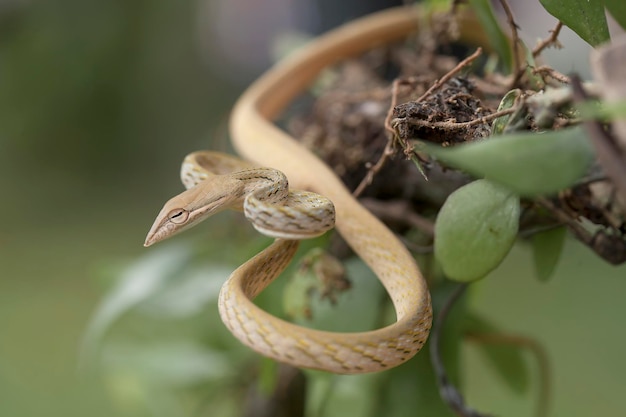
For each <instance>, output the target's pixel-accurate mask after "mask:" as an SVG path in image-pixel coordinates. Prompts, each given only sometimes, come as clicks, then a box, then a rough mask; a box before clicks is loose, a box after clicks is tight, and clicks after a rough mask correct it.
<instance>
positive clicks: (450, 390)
mask: <svg viewBox="0 0 626 417" xmlns="http://www.w3.org/2000/svg"><path fill="white" fill-rule="evenodd" d="M466 289H467V284H460V285H459V286H458V287H457V288H456V289H455V290H454V291H453V292H452V294H451V295H450V298H448V300H447V301H446V303H445V304H444V306H443V307H442V308H441V311H439V315H438V316H437V320H436V321H435V323H434V326H433V329H432V332H431V334H430V361H431V363H432V365H433V369H434V371H435V376H436V377H437V384H438V385H439V394H440V395H441V398H442V399H443V401H444V402H445V403H446V404H448V406H449V407H450V408H451V409H452V411H454V412H455V413H456V415H458V416H460V417H486V416H487V415H486V414H482V413H479V412H478V411H476V410H473V409H472V408H470V407H468V406H467V405H465V399H464V398H463V396H462V395H461V393H460V392H459V390H457V389H456V387H455V386H454V385H452V383H451V382H450V380H449V378H448V373H447V372H446V368H445V365H444V364H443V361H442V360H441V355H440V349H441V346H440V342H439V341H440V339H441V333H442V331H443V326H444V324H445V321H446V318H447V317H448V313H449V312H450V310H451V309H452V307H453V306H454V304H455V303H456V301H457V300H458V299H459V298H460V297H461V296H462V295H463V293H464V292H465V290H466Z"/></svg>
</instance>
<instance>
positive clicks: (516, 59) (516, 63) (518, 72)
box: [500, 0, 526, 88]
mask: <svg viewBox="0 0 626 417" xmlns="http://www.w3.org/2000/svg"><path fill="white" fill-rule="evenodd" d="M500 4H501V5H502V8H503V9H504V13H505V14H506V18H507V22H508V23H509V27H510V28H511V38H512V39H511V41H512V43H513V68H514V69H515V77H513V82H512V83H511V88H514V87H515V86H516V85H517V83H518V82H519V80H520V79H521V78H522V75H524V70H525V69H526V68H525V67H524V68H522V66H521V65H520V55H521V54H520V51H519V47H520V40H519V34H518V33H517V29H518V26H517V23H515V19H514V18H513V12H511V8H510V7H509V3H507V1H506V0H500Z"/></svg>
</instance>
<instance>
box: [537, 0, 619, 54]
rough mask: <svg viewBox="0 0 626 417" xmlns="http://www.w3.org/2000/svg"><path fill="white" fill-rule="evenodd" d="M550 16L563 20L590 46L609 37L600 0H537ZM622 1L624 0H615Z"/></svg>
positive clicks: (602, 3)
mask: <svg viewBox="0 0 626 417" xmlns="http://www.w3.org/2000/svg"><path fill="white" fill-rule="evenodd" d="M539 1H540V2H541V4H542V5H543V7H544V8H545V9H546V10H547V12H548V13H550V14H551V15H552V16H554V17H556V18H557V19H559V20H560V21H561V22H563V24H564V25H566V26H567V27H569V28H570V29H572V30H573V31H574V32H576V34H578V36H580V37H581V38H583V40H585V42H587V43H588V44H590V45H591V46H598V45H600V44H601V43H604V42H607V41H608V40H609V39H610V36H609V28H608V25H607V23H606V17H605V15H604V2H603V1H600V0H539ZM616 1H620V2H622V3H623V1H624V0H616Z"/></svg>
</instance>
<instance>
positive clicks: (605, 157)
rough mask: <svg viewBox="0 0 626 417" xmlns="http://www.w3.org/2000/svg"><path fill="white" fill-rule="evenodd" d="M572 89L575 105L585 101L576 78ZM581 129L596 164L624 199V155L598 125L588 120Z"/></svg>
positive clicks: (625, 174) (625, 167)
mask: <svg viewBox="0 0 626 417" xmlns="http://www.w3.org/2000/svg"><path fill="white" fill-rule="evenodd" d="M572 88H573V92H574V102H575V103H576V104H580V103H582V102H583V101H585V100H586V99H587V94H586V93H585V90H584V88H583V85H582V82H581V81H580V79H579V78H578V77H577V76H572ZM583 127H584V128H585V130H586V131H587V135H588V136H589V140H590V141H591V143H592V144H593V147H594V149H595V151H596V157H597V158H598V162H600V165H602V168H603V169H604V172H606V175H607V177H609V178H610V179H611V181H612V182H613V184H614V185H615V188H616V189H617V191H618V193H619V194H620V195H621V196H622V198H624V199H626V155H624V154H622V151H621V149H620V148H619V146H618V145H617V142H616V140H615V139H614V138H613V137H612V136H611V135H610V133H609V132H607V131H606V130H604V129H603V128H602V126H601V125H600V123H598V122H596V121H593V120H588V121H585V122H584V123H583Z"/></svg>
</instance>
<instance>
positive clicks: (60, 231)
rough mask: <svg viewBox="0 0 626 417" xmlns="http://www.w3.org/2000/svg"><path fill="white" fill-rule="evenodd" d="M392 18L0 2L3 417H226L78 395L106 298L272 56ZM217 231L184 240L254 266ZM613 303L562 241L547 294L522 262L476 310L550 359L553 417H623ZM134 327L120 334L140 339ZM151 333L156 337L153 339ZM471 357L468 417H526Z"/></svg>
mask: <svg viewBox="0 0 626 417" xmlns="http://www.w3.org/2000/svg"><path fill="white" fill-rule="evenodd" d="M391 3H392V2H383V1H380V2H369V3H368V2H361V1H343V2H335V1H321V0H320V1H318V2H313V1H304V0H299V1H298V0H262V1H253V0H235V1H227V0H221V1H220V0H193V1H185V2H172V1H163V0H151V1H141V0H137V1H119V0H118V1H102V0H81V1H78V0H51V1H40V2H37V1H26V0H1V1H0V219H1V221H0V415H1V416H7V417H13V416H29V417H30V416H57V415H58V416H87V415H88V416H99V415H102V416H144V415H145V416H149V415H170V416H174V415H231V414H229V413H230V412H232V410H230V409H227V408H226V409H225V411H223V414H219V413H217V412H216V413H211V412H210V405H209V406H208V407H209V408H208V409H207V408H204V409H203V411H202V412H197V413H195V414H194V413H193V412H190V413H187V414H185V413H182V412H180V410H179V409H178V410H176V406H175V405H174V406H173V408H174V411H171V412H168V411H164V409H163V408H162V407H161V406H157V405H155V404H158V401H157V402H153V400H155V401H156V399H152V400H151V399H150V398H149V396H147V394H146V393H150V392H154V391H150V390H148V389H146V387H145V386H144V385H142V384H145V380H141V379H133V378H130V377H129V378H126V377H125V375H124V374H123V373H121V374H120V373H117V374H115V377H114V378H111V377H110V375H109V376H108V377H105V376H102V375H99V374H98V373H92V374H89V376H82V377H81V376H79V372H78V368H79V356H80V350H81V343H82V341H83V340H84V338H85V335H86V332H87V329H88V327H89V326H90V324H89V323H90V321H91V318H92V317H93V314H94V313H95V312H96V311H97V310H98V309H99V308H101V306H102V302H103V301H102V300H103V299H104V297H105V295H106V294H108V293H109V291H110V290H111V288H112V287H114V285H115V282H116V281H117V280H118V279H119V277H120V276H122V275H123V274H124V271H126V270H127V268H128V267H129V266H130V265H134V264H136V263H137V262H139V261H141V259H144V257H146V256H148V255H147V253H149V251H151V250H153V249H152V248H151V249H144V248H143V247H142V242H143V239H144V237H145V234H146V232H147V230H148V228H149V227H150V225H151V223H152V221H153V218H154V216H155V215H156V213H157V212H158V210H159V209H160V207H161V205H162V203H163V202H164V201H165V200H166V199H167V198H169V197H171V196H172V195H174V194H176V193H177V192H179V191H180V189H181V185H180V184H179V180H178V174H177V173H178V167H179V164H180V161H181V160H182V158H183V157H184V155H185V154H187V153H188V152H190V151H193V150H196V149H204V148H213V149H220V150H228V149H229V147H228V140H227V139H228V135H227V130H226V122H227V117H228V112H229V109H230V107H231V106H232V104H233V102H234V100H235V99H236V97H237V96H238V94H240V93H241V91H242V90H243V89H244V88H245V86H246V85H247V84H248V83H249V82H250V81H251V80H253V79H254V77H255V76H257V75H258V74H259V73H260V72H261V71H262V70H263V69H264V68H266V67H267V66H268V65H270V64H271V62H272V61H273V50H274V49H275V48H274V47H275V44H276V42H275V41H276V39H277V38H280V37H281V36H284V34H285V33H291V32H293V31H297V32H300V33H308V34H315V33H318V32H320V31H323V30H326V29H328V28H330V27H333V26H336V25H337V24H339V23H341V22H343V21H346V20H348V19H350V18H353V17H356V16H358V15H361V14H364V13H365V12H367V11H371V10H374V9H376V8H382V7H385V6H386V5H389V4H391ZM513 3H514V4H522V6H521V7H518V8H517V14H516V17H518V23H519V24H520V26H521V27H522V29H523V30H524V34H525V36H526V37H527V41H528V42H529V43H530V44H532V43H533V42H534V39H536V38H538V37H541V36H545V34H546V33H547V30H548V29H549V28H551V27H552V26H553V24H554V19H553V18H551V17H550V16H546V15H544V14H539V13H540V12H537V11H536V8H534V9H532V11H531V8H530V6H529V2H513ZM537 3H538V2H537ZM561 39H562V42H563V43H564V45H565V47H566V49H565V52H563V51H561V52H557V53H556V54H553V56H552V58H550V59H551V60H552V61H551V62H552V63H553V64H554V65H555V66H556V67H557V68H558V69H560V70H561V71H562V72H569V71H571V70H578V71H580V72H582V73H583V74H587V73H586V71H587V64H586V56H587V51H586V50H585V49H584V46H581V45H582V43H581V42H578V41H577V40H576V37H575V35H572V34H571V33H570V32H568V31H565V33H564V35H563V37H562V38H561ZM222 219H223V220H222V221H220V220H217V221H216V222H213V226H203V227H201V228H198V229H199V230H194V231H191V232H189V236H188V237H182V236H181V237H180V238H179V239H180V241H189V240H191V241H193V239H195V241H196V242H197V241H199V240H201V239H207V237H208V236H207V235H208V234H209V230H211V229H210V228H211V227H215V228H217V231H213V232H210V233H212V234H213V236H217V237H219V238H220V242H218V244H219V248H211V247H210V244H208V243H207V244H206V245H207V246H205V249H206V250H207V252H209V253H213V255H214V256H219V257H220V260H221V261H224V260H225V259H226V260H228V262H225V264H226V265H231V266H232V265H236V262H237V261H241V260H242V259H244V258H245V256H246V255H245V254H243V253H239V252H237V249H235V248H237V247H239V246H240V244H239V242H237V238H242V237H248V236H249V234H248V233H247V232H245V231H244V232H242V231H238V232H237V233H235V237H229V230H231V229H229V228H230V227H231V226H230V225H232V223H229V222H232V221H233V220H232V218H231V217H228V216H227V215H226V216H225V217H222ZM224 219H225V220H224ZM218 223H219V224H218ZM232 227H235V226H232ZM236 227H239V226H236ZM237 230H239V229H237ZM243 245H244V246H245V244H243ZM246 250H249V248H247V249H246ZM222 264H224V262H222ZM623 294H626V269H624V267H621V268H615V267H610V266H607V265H606V264H604V263H602V262H601V261H599V260H597V259H595V258H594V256H592V255H590V254H589V253H588V252H587V251H586V250H585V248H583V247H582V246H581V245H580V244H578V243H576V242H574V241H568V243H567V245H566V248H565V254H564V257H563V259H562V262H561V264H560V266H559V268H558V270H557V272H556V274H555V276H554V277H553V279H552V280H551V281H550V282H548V283H539V282H537V281H536V280H535V279H534V278H533V271H532V265H531V261H530V252H529V249H528V248H527V247H525V246H524V245H523V244H520V245H518V246H517V247H516V248H515V250H514V251H513V253H512V255H511V256H510V257H509V259H507V261H506V262H505V263H504V264H503V265H502V266H501V267H500V268H499V269H498V270H497V271H496V272H494V273H493V274H492V275H491V276H490V277H489V278H488V279H486V280H484V282H482V283H480V284H478V285H477V286H476V288H474V289H473V290H472V292H471V293H470V301H469V302H470V305H471V306H472V308H473V309H475V311H477V312H480V313H482V314H484V315H485V316H487V317H489V318H491V319H492V321H493V322H494V323H495V324H497V325H498V327H499V328H501V329H506V330H507V331H508V332H510V333H514V334H524V335H528V336H531V337H533V338H535V339H536V340H538V341H540V342H541V343H542V344H543V345H544V346H545V348H546V350H547V352H548V354H549V358H550V361H551V364H552V371H553V377H554V381H553V382H554V384H553V397H552V400H553V401H552V405H551V414H550V415H567V416H588V415H620V414H623V413H626V398H625V397H624V395H623V389H624V387H626V360H625V359H624V357H623V352H624V349H626V331H625V329H624V325H623V319H624V317H626V304H625V303H624V302H623ZM99 306H100V307H99ZM203 314H205V315H206V316H208V315H213V317H212V318H210V319H208V318H206V316H201V317H200V318H198V317H196V319H195V321H193V322H194V324H193V325H190V326H188V327H190V328H191V329H192V331H193V330H196V329H197V328H199V326H200V325H201V324H200V323H202V320H203V319H206V320H207V326H208V325H209V323H210V325H211V326H220V324H219V321H218V320H217V311H216V309H215V307H214V306H213V307H211V306H209V307H207V308H206V310H205V311H204V312H203ZM141 323H142V324H141V326H144V325H145V322H141ZM133 326H134V327H133ZM138 326H140V325H139V324H137V323H134V324H133V323H131V324H126V327H127V328H130V330H129V331H130V332H133V331H135V332H136V333H138V334H140V335H141V334H142V331H145V329H144V330H141V329H137V327H138ZM178 326H180V323H176V324H174V325H173V326H172V325H171V323H170V327H178ZM149 328H150V331H154V332H159V329H160V325H159V321H158V320H154V322H152V323H151V326H149ZM127 330H128V329H127ZM214 332H217V333H220V332H223V330H219V327H215V330H214ZM144 336H145V335H143V336H141V337H144ZM148 339H149V338H148ZM463 357H464V363H465V365H464V372H463V375H464V377H463V381H464V391H465V392H466V393H467V394H468V399H469V401H470V403H471V404H472V405H474V406H475V407H477V408H479V409H485V410H490V411H493V412H495V413H497V414H499V415H507V416H518V415H519V416H523V415H530V413H531V410H532V409H533V405H532V404H533V400H534V398H535V394H534V392H533V391H532V390H531V391H530V392H526V393H519V392H515V391H512V390H510V389H509V388H508V387H506V386H505V385H504V384H503V383H502V381H501V380H499V379H498V376H497V375H495V374H494V372H493V369H492V368H491V367H490V364H489V363H488V362H487V361H485V359H484V357H482V356H481V355H480V353H479V351H478V350H477V349H476V348H475V347H473V346H472V345H471V344H469V345H468V346H466V347H464V348H463ZM526 359H527V362H528V364H529V367H530V368H531V369H532V367H533V366H536V365H533V364H534V362H533V358H532V357H530V356H529V357H527V358H526ZM533 376H536V372H534V371H533V372H531V378H532V377H533ZM196 395H199V394H198V393H197V392H196ZM207 395H208V394H207ZM207 410H209V411H207ZM229 410H230V411H229ZM179 412H180V413H179Z"/></svg>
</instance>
